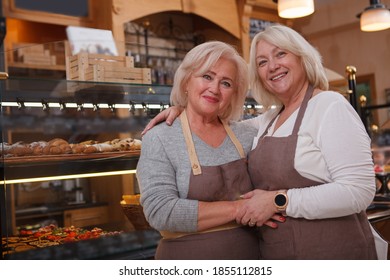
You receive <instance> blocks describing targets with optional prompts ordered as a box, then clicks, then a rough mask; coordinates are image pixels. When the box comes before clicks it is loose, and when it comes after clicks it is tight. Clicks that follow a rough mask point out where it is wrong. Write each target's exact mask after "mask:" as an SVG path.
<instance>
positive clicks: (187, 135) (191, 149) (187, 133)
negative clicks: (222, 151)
mask: <svg viewBox="0 0 390 280" xmlns="http://www.w3.org/2000/svg"><path fill="white" fill-rule="evenodd" d="M180 120H181V127H182V129H183V134H184V139H185V140H186V144H187V150H188V154H189V156H190V162H191V168H192V173H193V174H194V175H200V174H202V169H201V168H200V164H199V160H198V156H197V155H196V151H195V145H194V141H193V140H192V135H191V129H190V125H189V124H188V118H187V113H186V110H184V111H183V112H182V113H181V114H180Z"/></svg>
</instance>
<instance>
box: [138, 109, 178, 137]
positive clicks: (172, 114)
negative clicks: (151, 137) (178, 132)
mask: <svg viewBox="0 0 390 280" xmlns="http://www.w3.org/2000/svg"><path fill="white" fill-rule="evenodd" d="M183 110H184V108H182V107H179V106H171V107H169V108H167V109H165V110H163V111H161V112H160V113H158V114H157V116H155V117H154V118H153V119H152V120H151V121H150V122H149V123H148V124H147V125H146V127H145V129H144V130H143V131H142V132H141V135H144V134H145V133H146V132H148V130H149V129H151V128H152V127H153V126H155V125H157V124H159V123H160V122H163V121H164V120H165V122H166V123H167V125H171V124H172V123H173V121H174V120H175V119H176V118H177V117H178V116H179V115H180V114H181V112H183Z"/></svg>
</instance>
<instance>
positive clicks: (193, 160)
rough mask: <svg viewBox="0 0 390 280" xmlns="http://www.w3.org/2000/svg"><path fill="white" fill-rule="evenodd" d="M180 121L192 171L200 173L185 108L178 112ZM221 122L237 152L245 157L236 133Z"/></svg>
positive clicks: (195, 173) (196, 173)
mask: <svg viewBox="0 0 390 280" xmlns="http://www.w3.org/2000/svg"><path fill="white" fill-rule="evenodd" d="M180 121H181V127H182V130H183V134H184V139H185V141H186V144H187V150H188V154H189V157H190V162H191V169H192V173H193V174H194V175H200V174H202V169H201V167H200V164H199V160H198V156H197V155H196V151H195V145H194V141H193V139H192V134H191V129H190V125H189V123H188V118H187V113H186V110H184V111H183V112H182V113H181V114H180ZM222 124H223V126H224V128H225V130H226V133H227V135H228V136H229V138H230V139H231V140H232V142H233V144H234V146H235V147H236V149H237V151H238V153H239V154H240V157H241V158H245V152H244V149H243V147H242V145H241V143H240V141H238V139H237V137H236V135H235V134H234V132H233V131H232V129H231V127H230V126H229V125H228V124H227V123H226V122H225V121H222Z"/></svg>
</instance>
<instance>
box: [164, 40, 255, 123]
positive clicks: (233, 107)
mask: <svg viewBox="0 0 390 280" xmlns="http://www.w3.org/2000/svg"><path fill="white" fill-rule="evenodd" d="M220 58H225V59H229V60H231V61H232V62H233V63H234V64H235V65H236V77H235V81H234V86H235V90H236V93H235V94H233V96H232V100H231V102H230V104H229V106H227V109H226V110H225V111H224V112H221V113H220V115H219V117H220V118H221V119H222V120H226V121H230V120H239V119H240V118H241V117H242V114H243V106H244V102H245V98H246V95H247V91H248V86H249V80H248V65H247V63H246V62H245V60H244V59H243V58H242V57H241V56H240V54H239V53H238V52H237V50H236V49H235V48H234V47H232V46H231V45H229V44H226V43H224V42H219V41H210V42H206V43H203V44H200V45H198V46H196V47H194V48H193V49H191V50H190V51H189V52H188V53H187V54H186V56H185V57H184V59H183V62H182V63H181V64H180V66H179V67H178V69H177V70H176V73H175V76H174V82H173V87H172V91H171V104H172V105H177V106H181V107H186V106H187V103H188V96H187V93H186V85H187V83H188V81H189V79H190V78H191V76H192V75H201V74H203V73H206V72H207V71H208V70H210V68H212V67H213V66H214V65H215V63H217V61H218V60H219V59H220Z"/></svg>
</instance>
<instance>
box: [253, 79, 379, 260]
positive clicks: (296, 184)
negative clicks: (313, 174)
mask: <svg viewBox="0 0 390 280" xmlns="http://www.w3.org/2000/svg"><path fill="white" fill-rule="evenodd" d="M312 93H313V87H311V86H309V87H308V89H307V92H306V95H305V98H304V100H303V102H302V105H301V107H300V109H299V112H298V116H297V119H296V121H295V125H294V129H293V132H292V134H291V135H290V136H287V137H272V136H267V137H265V135H266V134H267V131H268V128H269V127H271V125H272V123H273V121H274V120H275V118H276V117H275V118H274V119H273V120H272V121H271V123H270V124H269V126H268V128H267V129H266V130H265V132H264V134H263V135H262V136H261V137H260V139H259V141H258V144H257V147H256V148H255V149H254V150H252V151H251V152H250V153H249V159H248V163H249V172H250V175H251V179H252V182H253V184H254V185H255V186H256V188H259V189H264V190H268V191H272V190H279V189H280V188H284V189H290V188H305V187H310V186H316V185H319V184H321V183H319V182H315V181H313V180H310V179H307V178H305V177H303V176H301V175H300V174H299V173H298V172H297V171H296V170H295V168H294V158H295V149H296V146H297V139H298V131H299V128H300V125H301V122H302V119H303V116H304V114H305V110H306V107H307V103H308V101H309V99H310V97H311V96H312ZM259 229H260V254H261V258H262V259H299V260H304V259H331V260H337V259H365V260H366V259H376V258H377V256H376V251H375V244H374V240H373V237H372V234H371V229H370V226H369V223H368V220H367V216H366V214H365V212H364V211H363V212H361V213H358V214H353V215H349V216H345V217H340V218H330V219H317V220H308V219H303V218H290V217H286V222H285V223H284V224H283V225H282V226H280V227H279V228H278V229H277V230H269V229H268V228H267V227H260V228H259Z"/></svg>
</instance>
